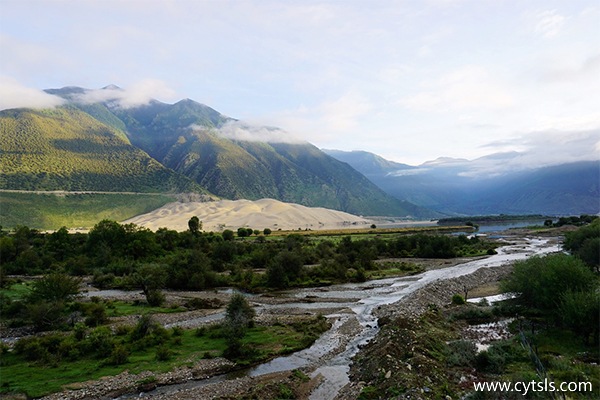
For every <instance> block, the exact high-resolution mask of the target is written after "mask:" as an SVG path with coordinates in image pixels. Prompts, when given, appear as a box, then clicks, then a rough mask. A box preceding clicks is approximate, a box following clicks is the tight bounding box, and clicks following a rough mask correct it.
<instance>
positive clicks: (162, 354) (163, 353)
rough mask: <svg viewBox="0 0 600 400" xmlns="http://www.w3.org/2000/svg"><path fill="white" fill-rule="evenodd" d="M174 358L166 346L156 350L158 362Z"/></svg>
mask: <svg viewBox="0 0 600 400" xmlns="http://www.w3.org/2000/svg"><path fill="white" fill-rule="evenodd" d="M171 356H172V352H171V350H170V349H169V347H168V346H166V345H161V346H158V348H157V349H156V360H157V361H167V360H168V359H170V358H171Z"/></svg>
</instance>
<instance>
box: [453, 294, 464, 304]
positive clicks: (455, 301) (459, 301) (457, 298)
mask: <svg viewBox="0 0 600 400" xmlns="http://www.w3.org/2000/svg"><path fill="white" fill-rule="evenodd" d="M465 303H466V301H465V298H464V297H462V296H461V295H460V294H455V295H454V296H452V304H456V305H462V304H465Z"/></svg>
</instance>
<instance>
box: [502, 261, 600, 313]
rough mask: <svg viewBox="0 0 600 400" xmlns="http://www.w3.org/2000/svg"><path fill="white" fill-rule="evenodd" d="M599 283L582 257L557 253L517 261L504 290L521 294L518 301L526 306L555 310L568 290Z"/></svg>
mask: <svg viewBox="0 0 600 400" xmlns="http://www.w3.org/2000/svg"><path fill="white" fill-rule="evenodd" d="M595 282H596V277H595V276H594V273H593V272H592V271H591V270H590V269H589V268H587V267H586V266H585V264H584V263H583V262H582V261H581V260H579V259H577V258H575V257H572V256H568V255H566V254H553V255H548V256H546V257H531V258H529V259H527V260H525V261H518V262H516V263H515V265H514V269H513V273H512V274H511V275H510V277H509V278H508V280H506V281H504V282H503V283H502V289H503V290H504V292H509V293H516V294H519V297H518V298H517V299H516V301H517V302H518V303H519V304H521V305H523V306H526V307H531V308H535V309H538V310H540V311H543V312H546V313H553V312H555V311H556V310H557V309H558V307H559V305H560V299H561V298H562V296H563V294H564V293H565V292H567V291H569V290H570V291H588V290H590V289H591V288H592V287H593V285H594V283H595Z"/></svg>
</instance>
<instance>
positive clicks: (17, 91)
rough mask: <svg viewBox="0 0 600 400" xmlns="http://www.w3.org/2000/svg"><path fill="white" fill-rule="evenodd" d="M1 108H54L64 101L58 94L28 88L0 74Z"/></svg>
mask: <svg viewBox="0 0 600 400" xmlns="http://www.w3.org/2000/svg"><path fill="white" fill-rule="evenodd" d="M0 93H2V96H0V110H6V109H10V108H54V107H56V106H59V105H61V104H63V103H64V100H63V99H61V98H60V97H58V96H53V95H51V94H48V93H45V92H43V91H41V90H37V89H32V88H28V87H26V86H24V85H22V84H20V83H19V82H17V81H16V80H15V79H13V78H9V77H6V76H0Z"/></svg>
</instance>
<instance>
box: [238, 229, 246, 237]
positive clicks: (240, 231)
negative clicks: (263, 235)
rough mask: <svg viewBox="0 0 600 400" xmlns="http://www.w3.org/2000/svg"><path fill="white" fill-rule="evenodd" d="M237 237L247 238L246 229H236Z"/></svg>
mask: <svg viewBox="0 0 600 400" xmlns="http://www.w3.org/2000/svg"><path fill="white" fill-rule="evenodd" d="M237 235H238V237H246V236H248V230H247V229H246V228H238V230H237Z"/></svg>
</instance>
